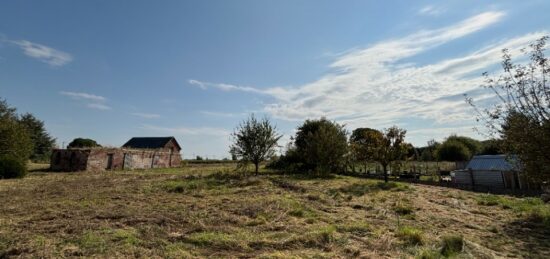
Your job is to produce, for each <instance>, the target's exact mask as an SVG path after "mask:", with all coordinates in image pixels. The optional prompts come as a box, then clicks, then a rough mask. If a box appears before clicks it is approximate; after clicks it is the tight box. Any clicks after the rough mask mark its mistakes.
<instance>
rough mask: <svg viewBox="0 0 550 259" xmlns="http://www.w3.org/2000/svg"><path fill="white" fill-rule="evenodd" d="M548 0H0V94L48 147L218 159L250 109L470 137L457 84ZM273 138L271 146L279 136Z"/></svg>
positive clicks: (542, 12) (545, 27) (542, 14)
mask: <svg viewBox="0 0 550 259" xmlns="http://www.w3.org/2000/svg"><path fill="white" fill-rule="evenodd" d="M549 11H550V2H548V1H494V2H492V1H445V2H444V3H443V1H314V0H311V1H306V0H300V1H256V0H249V1H3V2H2V3H1V4H0V97H2V98H5V99H7V101H8V102H9V103H10V104H11V105H13V106H16V107H17V108H18V109H19V111H20V112H31V113H33V114H35V115H36V116H37V117H39V118H40V119H42V120H44V121H45V123H46V126H47V129H48V130H49V131H50V132H51V134H52V135H53V136H54V137H56V138H57V140H58V143H59V145H61V144H62V143H63V142H64V143H65V144H66V143H68V142H69V141H70V140H72V139H73V138H75V137H89V138H93V139H96V140H97V141H98V142H100V143H101V144H104V145H113V146H118V145H121V144H123V143H124V142H125V141H126V140H127V139H129V138H130V137H132V136H170V135H173V136H176V137H177V139H178V141H179V142H180V144H181V145H182V146H183V149H184V150H183V153H184V155H185V157H186V158H190V157H192V156H194V155H202V156H207V157H210V158H222V157H227V156H228V154H227V151H228V146H229V144H230V138H229V134H230V132H232V130H233V129H234V128H235V126H236V125H237V124H238V123H239V121H241V120H243V119H244V118H246V117H247V116H248V114H250V113H255V114H257V115H258V116H264V115H265V116H268V117H270V118H271V119H272V120H273V121H274V122H275V123H276V124H277V126H278V128H279V129H280V132H281V133H283V134H284V135H285V138H284V139H283V142H284V141H287V140H288V138H289V137H290V136H291V135H292V134H293V133H294V130H295V128H296V126H297V125H299V124H300V123H301V122H302V121H303V120H304V119H307V118H319V117H321V116H325V117H327V118H329V119H332V120H336V121H338V122H340V123H344V124H346V127H347V128H348V129H349V130H350V131H351V130H353V129H354V128H356V127H372V128H378V129H383V128H385V127H389V126H391V125H398V126H400V127H403V128H406V129H407V130H408V134H407V140H408V141H409V142H412V143H413V144H415V145H424V144H425V143H426V141H428V140H429V139H432V138H434V139H436V140H441V139H443V138H444V137H446V136H448V135H449V134H451V133H457V134H461V135H468V136H472V137H476V138H482V137H481V136H479V135H477V133H475V132H474V131H473V130H472V128H473V127H474V126H476V125H477V124H476V122H475V118H474V114H473V111H472V109H471V108H470V107H469V106H468V105H466V104H465V102H464V98H463V96H462V94H463V93H466V92H468V93H470V94H471V95H472V96H473V97H475V98H476V99H477V100H479V101H480V102H483V101H484V100H485V101H487V100H490V98H491V97H490V96H489V95H488V94H487V93H486V92H483V91H478V90H477V89H479V85H480V83H481V79H482V78H481V77H480V74H481V73H482V72H483V71H489V72H494V73H496V72H498V71H499V70H498V69H499V67H498V62H499V58H500V55H501V53H500V50H501V49H502V48H505V47H506V48H510V49H511V50H512V52H513V53H517V50H518V49H519V48H521V47H524V46H526V45H527V44H528V43H530V42H532V41H534V40H535V39H537V38H540V37H541V36H542V35H548V34H550V33H549V31H550V19H548V18H547V16H548V12H549ZM281 144H284V143H281Z"/></svg>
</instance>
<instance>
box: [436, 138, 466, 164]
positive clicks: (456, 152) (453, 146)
mask: <svg viewBox="0 0 550 259" xmlns="http://www.w3.org/2000/svg"><path fill="white" fill-rule="evenodd" d="M436 154H437V159H438V160H440V161H453V162H459V161H466V160H468V159H470V157H471V153H470V150H469V149H468V147H466V145H464V143H463V142H460V141H457V140H453V139H451V140H446V141H445V142H443V144H441V145H440V146H439V147H438V148H437V151H436Z"/></svg>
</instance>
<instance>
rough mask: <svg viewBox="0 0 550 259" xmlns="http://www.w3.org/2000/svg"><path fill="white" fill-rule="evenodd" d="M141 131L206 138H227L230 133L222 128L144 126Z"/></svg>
mask: <svg viewBox="0 0 550 259" xmlns="http://www.w3.org/2000/svg"><path fill="white" fill-rule="evenodd" d="M141 128H142V129H146V130H152V131H158V132H164V133H169V134H172V135H207V136H229V135H230V134H231V132H230V131H228V130H226V129H223V128H211V127H160V126H155V125H149V124H144V125H142V126H141Z"/></svg>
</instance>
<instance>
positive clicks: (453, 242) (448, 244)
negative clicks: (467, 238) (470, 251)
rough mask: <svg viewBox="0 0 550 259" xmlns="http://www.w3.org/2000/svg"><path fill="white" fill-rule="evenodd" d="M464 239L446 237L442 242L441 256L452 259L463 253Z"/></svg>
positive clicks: (460, 237)
mask: <svg viewBox="0 0 550 259" xmlns="http://www.w3.org/2000/svg"><path fill="white" fill-rule="evenodd" d="M463 249H464V239H463V238H462V236H456V235H453V236H444V237H443V239H442V240H441V255H443V256H445V257H451V256H454V255H457V254H459V253H461V252H462V250H463Z"/></svg>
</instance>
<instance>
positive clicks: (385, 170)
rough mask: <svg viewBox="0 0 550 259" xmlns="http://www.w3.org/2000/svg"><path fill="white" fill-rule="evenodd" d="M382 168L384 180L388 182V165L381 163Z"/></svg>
mask: <svg viewBox="0 0 550 259" xmlns="http://www.w3.org/2000/svg"><path fill="white" fill-rule="evenodd" d="M382 167H383V168H384V182H386V183H387V182H388V165H382Z"/></svg>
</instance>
